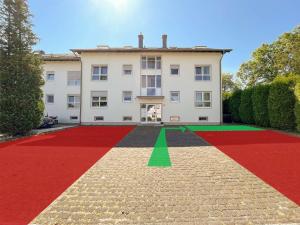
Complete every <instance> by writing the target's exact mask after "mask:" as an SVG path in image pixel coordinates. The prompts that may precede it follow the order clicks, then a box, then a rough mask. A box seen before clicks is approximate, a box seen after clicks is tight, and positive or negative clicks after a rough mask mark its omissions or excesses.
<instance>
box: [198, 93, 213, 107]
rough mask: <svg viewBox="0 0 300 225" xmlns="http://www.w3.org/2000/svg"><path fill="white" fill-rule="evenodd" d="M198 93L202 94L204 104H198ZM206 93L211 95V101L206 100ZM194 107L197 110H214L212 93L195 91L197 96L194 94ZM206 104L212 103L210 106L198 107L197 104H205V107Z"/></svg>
mask: <svg viewBox="0 0 300 225" xmlns="http://www.w3.org/2000/svg"><path fill="white" fill-rule="evenodd" d="M197 92H199V93H202V94H201V95H202V102H198V101H197ZM205 93H209V94H210V100H209V101H207V100H204V94H205ZM194 95H195V96H194V106H195V107H196V108H200V109H211V108H212V91H195V94H194ZM206 102H210V106H197V103H203V105H204V104H205V103H206Z"/></svg>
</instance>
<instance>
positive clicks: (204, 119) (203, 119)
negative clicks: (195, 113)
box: [198, 116, 208, 121]
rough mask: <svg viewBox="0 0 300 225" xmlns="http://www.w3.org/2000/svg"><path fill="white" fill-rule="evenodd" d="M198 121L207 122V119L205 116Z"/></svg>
mask: <svg viewBox="0 0 300 225" xmlns="http://www.w3.org/2000/svg"><path fill="white" fill-rule="evenodd" d="M198 120H199V121H207V120H208V117H207V116H199V118H198Z"/></svg>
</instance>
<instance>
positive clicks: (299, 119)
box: [295, 82, 300, 132]
mask: <svg viewBox="0 0 300 225" xmlns="http://www.w3.org/2000/svg"><path fill="white" fill-rule="evenodd" d="M295 96H296V103H295V117H296V126H297V127H296V128H297V130H298V131H299V132H300V82H298V83H297V84H296V86H295Z"/></svg>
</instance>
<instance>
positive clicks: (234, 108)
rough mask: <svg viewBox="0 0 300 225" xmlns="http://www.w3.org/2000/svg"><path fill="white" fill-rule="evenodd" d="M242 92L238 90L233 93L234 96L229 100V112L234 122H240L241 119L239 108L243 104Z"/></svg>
mask: <svg viewBox="0 0 300 225" xmlns="http://www.w3.org/2000/svg"><path fill="white" fill-rule="evenodd" d="M241 94H242V91H241V90H236V91H234V92H233V93H232V96H231V97H230V99H229V110H230V112H231V116H232V120H233V121H234V122H240V121H241V118H240V115H239V108H240V104H241Z"/></svg>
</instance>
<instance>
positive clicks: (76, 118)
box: [70, 116, 78, 120]
mask: <svg viewBox="0 0 300 225" xmlns="http://www.w3.org/2000/svg"><path fill="white" fill-rule="evenodd" d="M70 120H78V116H70Z"/></svg>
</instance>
